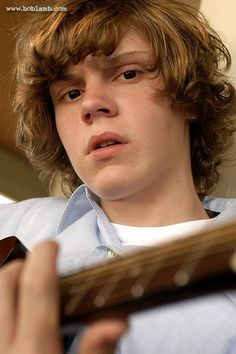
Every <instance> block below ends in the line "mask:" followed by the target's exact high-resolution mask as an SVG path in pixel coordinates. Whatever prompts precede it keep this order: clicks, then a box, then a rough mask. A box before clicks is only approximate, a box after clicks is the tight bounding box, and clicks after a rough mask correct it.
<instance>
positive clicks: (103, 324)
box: [79, 320, 128, 354]
mask: <svg viewBox="0 0 236 354" xmlns="http://www.w3.org/2000/svg"><path fill="white" fill-rule="evenodd" d="M127 327H128V325H127V322H126V321H125V320H101V321H97V322H94V323H93V324H92V325H90V326H89V327H88V328H87V329H86V330H85V332H84V334H83V336H82V338H81V342H80V352H79V353H80V354H113V353H114V351H115V347H116V344H117V342H118V340H119V339H120V337H121V336H122V334H123V333H124V332H125V331H126V330H127Z"/></svg>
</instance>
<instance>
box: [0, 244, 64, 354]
mask: <svg viewBox="0 0 236 354" xmlns="http://www.w3.org/2000/svg"><path fill="white" fill-rule="evenodd" d="M56 255H57V245H56V243H54V242H46V243H43V244H40V245H38V246H36V247H35V248H34V249H33V250H32V252H31V253H29V254H28V255H27V258H26V260H25V261H14V262H11V263H9V264H8V265H6V266H4V267H3V268H2V269H1V270H0V328H1V330H0V354H62V345H61V339H60V336H59V311H58V307H59V306H58V291H57V275H56V266H55V264H56Z"/></svg>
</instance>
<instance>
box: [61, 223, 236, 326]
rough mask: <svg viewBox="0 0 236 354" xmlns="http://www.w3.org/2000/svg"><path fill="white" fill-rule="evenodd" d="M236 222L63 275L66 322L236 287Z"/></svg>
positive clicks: (126, 311)
mask: <svg viewBox="0 0 236 354" xmlns="http://www.w3.org/2000/svg"><path fill="white" fill-rule="evenodd" d="M235 272H236V223H234V224H229V225H226V226H224V227H220V228H217V229H215V230H212V231H208V232H203V233H199V234H197V235H194V236H191V237H188V238H185V239H183V240H178V241H175V242H172V243H169V244H166V245H163V246H161V247H155V248H151V249H149V250H145V251H142V252H139V253H137V254H133V255H131V256H129V257H128V258H123V259H118V260H117V261H114V262H111V263H108V264H105V265H101V266H98V267H94V268H90V269H86V270H83V271H80V272H79V273H76V274H72V275H69V276H65V277H63V278H61V279H60V293H61V319H62V323H63V324H71V323H77V322H81V321H90V320H93V319H96V318H98V317H107V316H123V315H124V314H125V315H126V314H128V313H131V312H134V311H140V310H142V309H146V308H148V307H151V306H158V305H163V304H166V303H169V302H173V301H181V300H183V299H186V298H189V297H193V296H204V295H206V294H208V293H209V292H215V291H219V290H225V289H232V288H235V287H236V276H235Z"/></svg>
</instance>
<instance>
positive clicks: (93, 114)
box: [81, 85, 118, 124]
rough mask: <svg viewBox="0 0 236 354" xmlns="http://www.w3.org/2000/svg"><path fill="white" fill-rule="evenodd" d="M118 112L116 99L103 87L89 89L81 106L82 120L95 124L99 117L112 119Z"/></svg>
mask: <svg viewBox="0 0 236 354" xmlns="http://www.w3.org/2000/svg"><path fill="white" fill-rule="evenodd" d="M117 112H118V109H117V105H116V102H115V97H113V96H112V93H111V92H108V90H107V91H105V89H104V88H102V86H101V85H99V86H96V87H95V86H93V87H91V88H89V87H87V88H86V90H85V93H84V97H83V99H82V104H81V114H82V120H83V121H84V122H85V123H87V124H91V123H93V120H94V119H96V118H99V117H105V118H112V117H114V116H116V114H117Z"/></svg>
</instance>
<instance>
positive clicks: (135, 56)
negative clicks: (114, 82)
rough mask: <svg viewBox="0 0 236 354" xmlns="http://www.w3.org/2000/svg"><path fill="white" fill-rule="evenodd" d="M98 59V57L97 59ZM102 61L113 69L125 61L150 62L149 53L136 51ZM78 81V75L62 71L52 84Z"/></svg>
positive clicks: (112, 56) (108, 57)
mask: <svg viewBox="0 0 236 354" xmlns="http://www.w3.org/2000/svg"><path fill="white" fill-rule="evenodd" d="M97 58H99V57H97ZM102 58H103V59H104V61H105V62H106V63H108V65H109V66H111V67H112V66H114V67H119V66H122V65H124V64H125V63H126V61H129V60H130V61H141V62H144V63H145V64H146V63H148V61H150V60H151V56H150V53H149V52H147V51H141V50H136V51H130V52H125V53H121V54H117V55H111V56H102ZM73 80H74V81H78V75H77V74H72V73H69V72H66V71H62V72H60V73H59V74H58V76H57V77H56V79H55V80H53V82H52V84H53V85H54V84H57V83H58V82H63V81H64V82H66V81H73Z"/></svg>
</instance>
